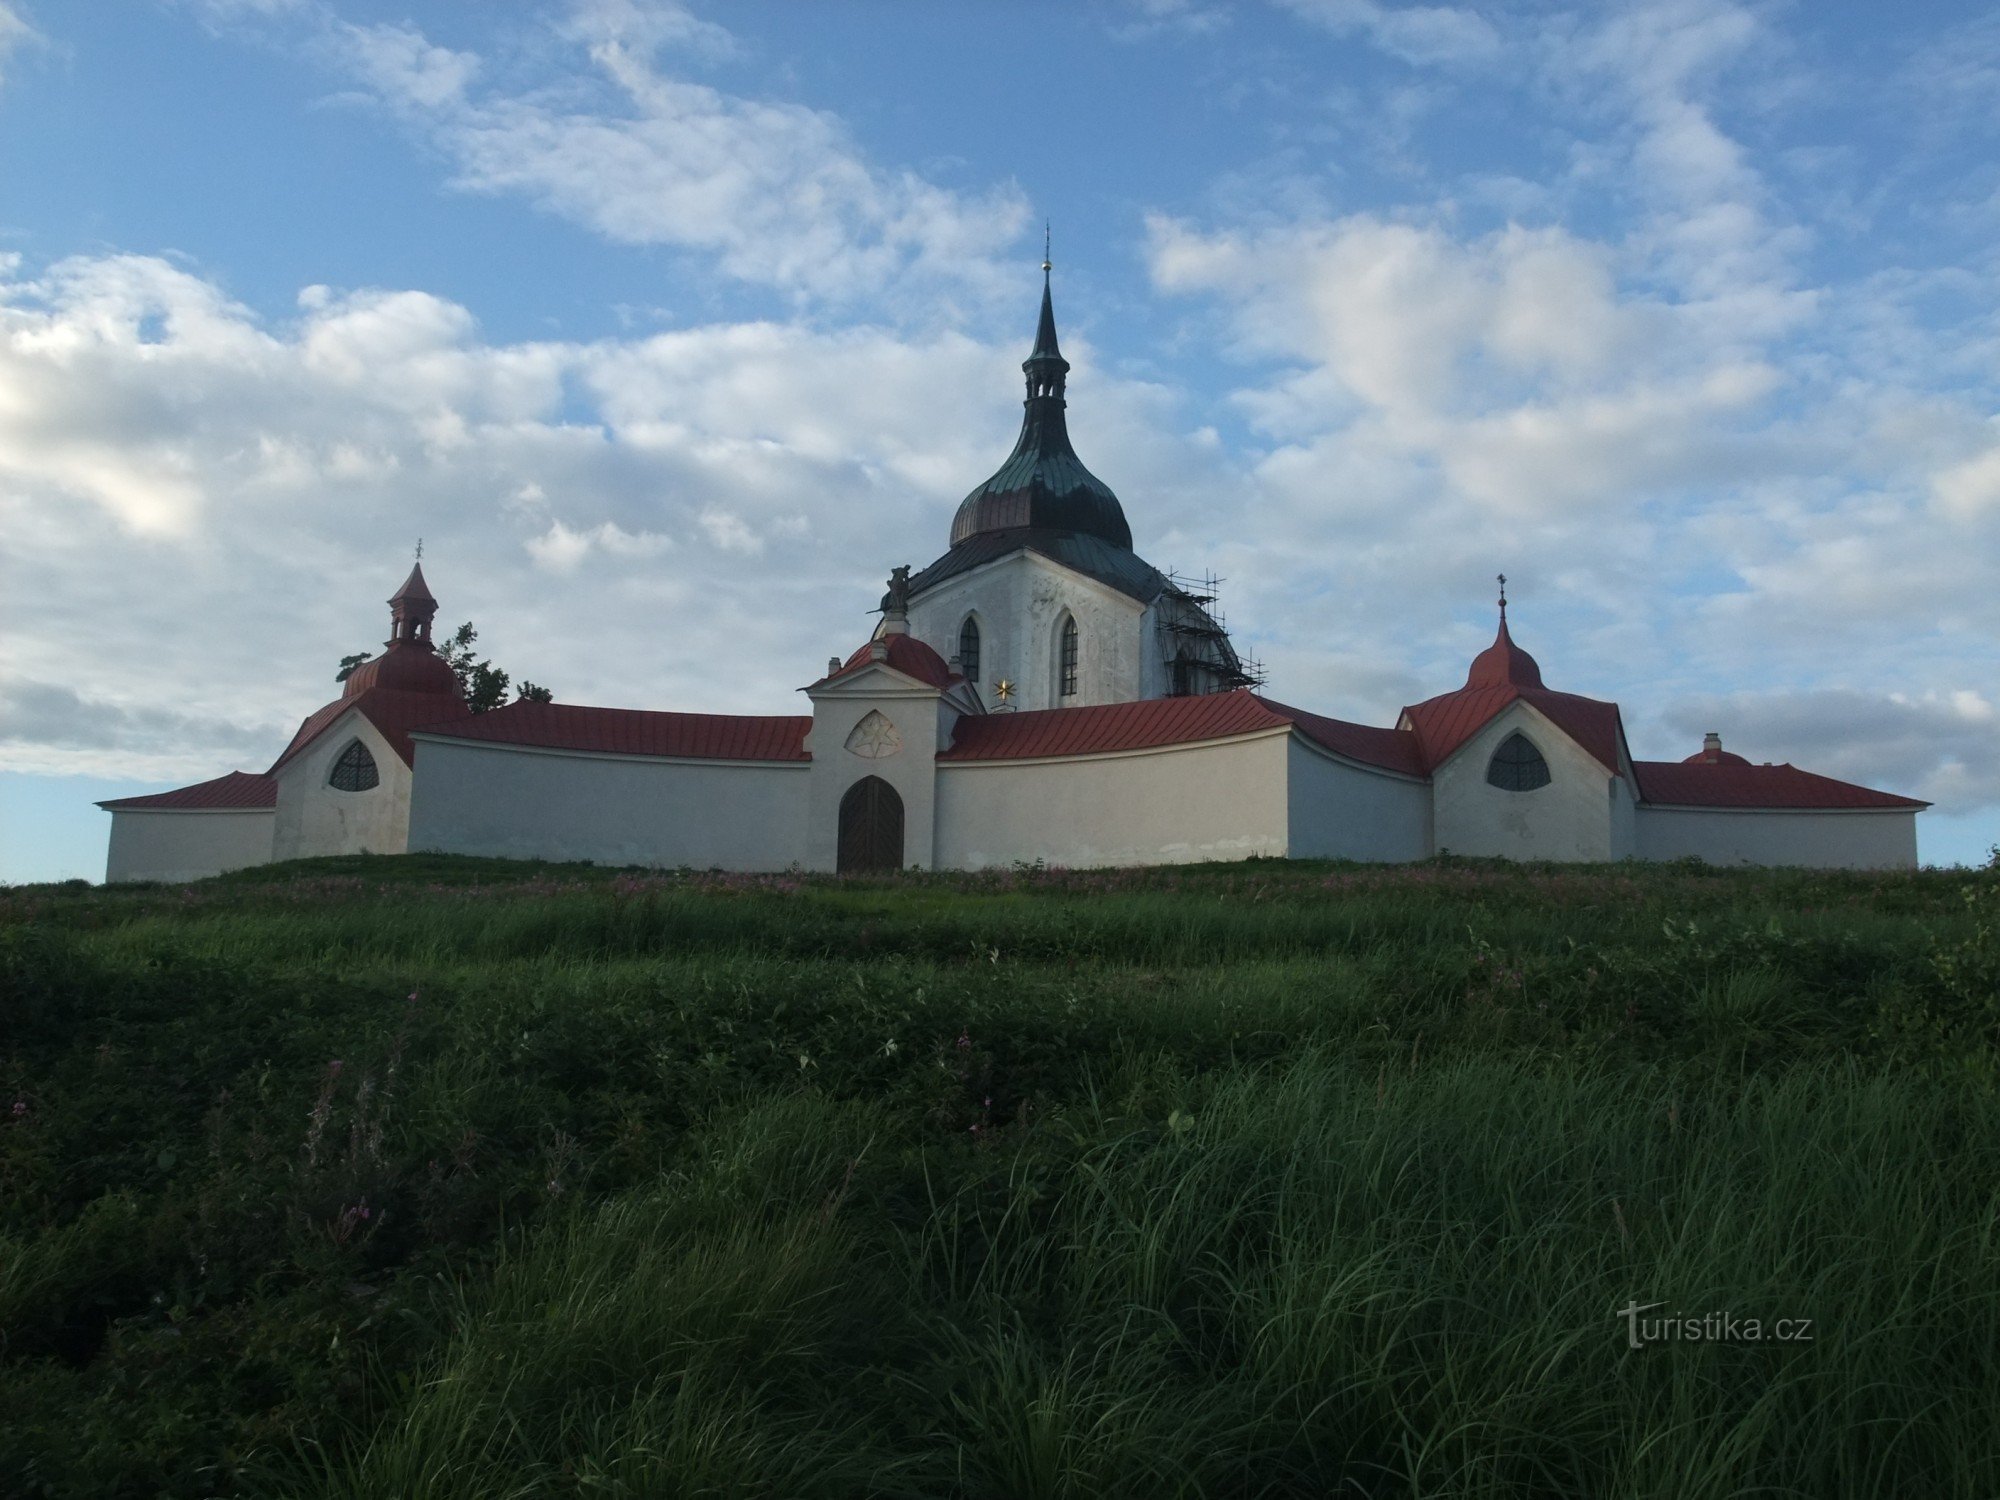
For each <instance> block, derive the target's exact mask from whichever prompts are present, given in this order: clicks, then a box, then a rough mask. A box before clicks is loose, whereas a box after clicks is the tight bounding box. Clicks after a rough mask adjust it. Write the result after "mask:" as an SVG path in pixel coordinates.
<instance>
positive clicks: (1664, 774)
mask: <svg viewBox="0 0 2000 1500" xmlns="http://www.w3.org/2000/svg"><path fill="white" fill-rule="evenodd" d="M1632 773H1633V775H1634V776H1635V777H1636V778H1637V780H1638V783H1639V787H1638V791H1639V800H1640V802H1641V803H1642V804H1644V805H1646V806H1649V807H1701V808H1744V809H1759V810H1766V811H1771V812H1784V811H1788V810H1790V811H1798V812H1864V811H1896V812H1915V811H1918V810H1919V809H1921V808H1926V807H1929V806H1930V803H1928V802H1923V801H1919V800H1918V799H1917V798H1915V797H1902V796H1898V795H1897V794H1896V793H1894V792H1878V791H1876V790H1874V789H1873V788H1872V787H1865V786H1856V785H1855V784H1854V783H1853V782H1851V781H1836V780H1835V779H1834V778H1833V777H1831V776H1820V775H1818V774H1816V773H1814V772H1812V771H1801V770H1800V769H1799V768H1798V767H1797V766H1794V765H1792V764H1790V763H1789V762H1788V763H1786V764H1784V765H1778V766H1758V765H1752V764H1750V763H1749V762H1747V761H1745V762H1743V763H1741V764H1735V765H1732V764H1731V763H1729V762H1728V761H1721V762H1713V761H1711V762H1699V761H1697V762H1692V763H1691V762H1688V761H1675V760H1638V761H1634V762H1633V763H1632Z"/></svg>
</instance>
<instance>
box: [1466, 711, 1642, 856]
mask: <svg viewBox="0 0 2000 1500" xmlns="http://www.w3.org/2000/svg"><path fill="white" fill-rule="evenodd" d="M1516 730H1518V731H1520V732H1521V733H1522V734H1524V735H1526V736H1527V737H1528V740H1529V741H1530V743H1532V744H1533V745H1534V747H1535V748H1536V749H1537V750H1539V751H1541V752H1542V759H1544V760H1546V761H1547V762H1548V763H1549V777H1550V780H1549V784H1548V785H1547V786H1544V787H1537V788H1536V789H1535V790H1534V791H1532V792H1507V791H1502V790H1501V789H1500V788H1499V787H1497V786H1493V785H1491V784H1490V783H1488V781H1487V780H1486V767H1487V765H1488V763H1489V762H1490V761H1491V760H1492V759H1493V752H1494V751H1495V750H1497V749H1499V748H1500V743H1501V741H1503V740H1505V739H1506V738H1507V736H1508V735H1510V734H1513V733H1514V732H1515V731H1516ZM1431 788H1432V794H1433V797H1434V799H1435V800H1434V802H1433V807H1434V814H1433V816H1434V817H1435V819H1436V821H1435V823H1434V825H1433V829H1434V833H1435V835H1436V838H1437V847H1438V848H1439V849H1449V850H1450V851H1451V852H1452V853H1453V854H1481V855H1494V854H1497V855H1500V856H1502V857H1503V858H1506V859H1566V860H1608V859H1611V858H1613V857H1615V854H1616V853H1617V852H1622V851H1614V849H1613V847H1612V818H1613V798H1614V797H1615V796H1618V795H1621V794H1622V793H1623V790H1624V782H1623V780H1622V778H1616V777H1613V776H1612V774H1611V773H1610V772H1609V771H1607V770H1605V768H1604V767H1603V766H1601V765H1599V764H1598V762H1597V759H1596V757H1595V756H1593V755H1591V754H1590V753H1589V752H1588V751H1587V750H1585V749H1584V748H1583V747H1582V746H1581V745H1579V744H1577V742H1576V741H1575V740H1573V739H1571V738H1570V737H1569V736H1568V735H1566V734H1564V733H1563V732H1562V731H1561V730H1560V729H1558V728H1556V727H1555V725H1553V724H1551V723H1550V722H1549V721H1548V720H1547V719H1545V718H1543V717H1542V715H1541V714H1539V713H1537V712H1536V711H1535V710H1534V709H1532V708H1530V707H1528V705H1527V704H1525V703H1522V702H1519V701H1516V702H1514V703H1510V704H1508V705H1507V707H1506V708H1504V709H1502V710H1501V711H1500V712H1499V713H1498V714H1496V715H1494V717H1493V719H1492V720H1491V721H1490V722H1489V723H1487V724H1486V725H1485V726H1484V727H1482V728H1481V729H1480V731H1479V732H1478V733H1477V734H1475V735H1474V736H1473V737H1472V738H1471V739H1469V740H1467V741H1466V742H1465V743H1464V744H1463V745H1461V746H1460V747H1459V748H1458V749H1457V750H1456V751H1454V752H1453V753H1452V756H1451V758H1450V759H1449V760H1447V761H1446V762H1445V763H1444V764H1443V765H1441V766H1439V767H1437V769H1436V770H1435V771H1433V772H1432V773H1431Z"/></svg>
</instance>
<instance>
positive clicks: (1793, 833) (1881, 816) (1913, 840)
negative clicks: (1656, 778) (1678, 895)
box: [1634, 807, 1917, 870]
mask: <svg viewBox="0 0 2000 1500" xmlns="http://www.w3.org/2000/svg"><path fill="white" fill-rule="evenodd" d="M1636 825H1637V826H1636V838H1635V846H1636V847H1635V849H1634V853H1636V854H1637V856H1638V857H1639V858H1640V859H1699V860H1702V861H1705V862H1706V863H1708V864H1712V865H1791V866H1798V867H1803V868H1807V869H1841V870H1909V869H1914V868H1915V867H1916V863H1917V820H1916V815H1915V814H1914V813H1912V812H1898V811H1895V810H1893V809H1889V810H1882V809H1872V808H1853V809H1844V810H1843V809H1814V810H1799V811H1790V810H1784V809H1771V808H1718V807H1641V808H1640V809H1638V815H1637V818H1636Z"/></svg>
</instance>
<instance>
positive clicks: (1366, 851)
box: [1287, 735, 1431, 860]
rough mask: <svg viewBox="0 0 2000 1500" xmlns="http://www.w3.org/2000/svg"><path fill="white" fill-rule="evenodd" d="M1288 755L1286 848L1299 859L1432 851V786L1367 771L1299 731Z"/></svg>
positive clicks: (1398, 856) (1418, 855) (1420, 855)
mask: <svg viewBox="0 0 2000 1500" xmlns="http://www.w3.org/2000/svg"><path fill="white" fill-rule="evenodd" d="M1288 760H1289V766H1288V780H1287V808H1288V817H1289V824H1290V834H1289V838H1288V852H1289V853H1290V854H1291V856H1292V857H1293V858H1294V859H1367V860H1404V859H1425V858H1428V857H1429V855H1430V852H1431V789H1430V787H1429V785H1427V784H1426V783H1424V782H1421V781H1413V780H1411V779H1409V778H1407V777H1402V776H1391V775H1386V774H1383V773H1381V772H1376V771H1369V770H1366V769H1364V768H1362V767H1360V766H1356V765H1353V764H1351V763H1350V762H1348V761H1344V760H1340V759H1339V758H1337V757H1335V756H1332V755H1329V754H1327V753H1326V752H1324V751H1322V750H1320V749H1318V748H1317V747H1316V746H1314V745H1311V744H1308V743H1307V742H1305V741H1304V740H1302V739H1300V738H1299V737H1298V736H1297V735H1293V736H1292V738H1291V745H1290V749H1289V752H1288Z"/></svg>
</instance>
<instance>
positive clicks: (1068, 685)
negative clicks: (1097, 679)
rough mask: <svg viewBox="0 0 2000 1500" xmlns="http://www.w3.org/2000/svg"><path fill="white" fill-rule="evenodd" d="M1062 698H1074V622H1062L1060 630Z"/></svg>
mask: <svg viewBox="0 0 2000 1500" xmlns="http://www.w3.org/2000/svg"><path fill="white" fill-rule="evenodd" d="M1060 675H1061V687H1062V696H1063V697H1065V698H1074V697H1075V696H1076V621H1075V620H1064V621H1063V628H1062V671H1061V674H1060Z"/></svg>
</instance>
